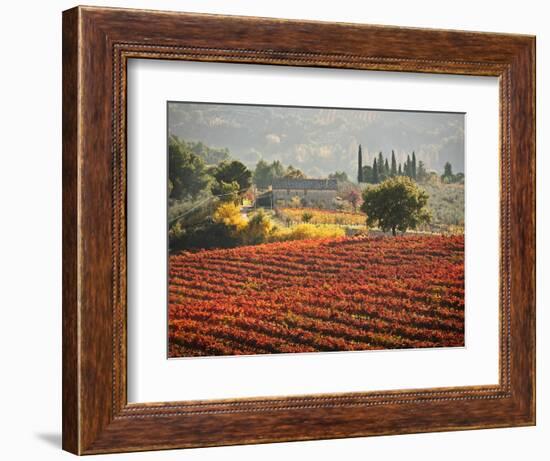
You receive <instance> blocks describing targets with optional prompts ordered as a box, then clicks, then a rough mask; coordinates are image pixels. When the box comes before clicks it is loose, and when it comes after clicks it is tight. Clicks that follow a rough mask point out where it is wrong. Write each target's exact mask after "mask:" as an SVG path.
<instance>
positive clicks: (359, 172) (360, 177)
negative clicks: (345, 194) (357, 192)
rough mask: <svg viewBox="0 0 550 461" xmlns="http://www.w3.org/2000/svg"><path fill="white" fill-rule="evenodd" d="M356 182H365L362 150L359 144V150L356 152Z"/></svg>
mask: <svg viewBox="0 0 550 461" xmlns="http://www.w3.org/2000/svg"><path fill="white" fill-rule="evenodd" d="M357 182H358V183H359V184H361V183H362V182H365V178H364V177H363V152H362V151H361V144H359V152H358V153H357Z"/></svg>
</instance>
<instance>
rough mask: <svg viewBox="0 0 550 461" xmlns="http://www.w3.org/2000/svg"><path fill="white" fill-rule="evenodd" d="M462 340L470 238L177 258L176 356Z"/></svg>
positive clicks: (285, 246) (172, 330)
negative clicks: (466, 240)
mask: <svg viewBox="0 0 550 461" xmlns="http://www.w3.org/2000/svg"><path fill="white" fill-rule="evenodd" d="M463 345H464V237H463V236H442V235H431V236H426V235H423V236H422V235H413V236H409V235H406V236H401V237H397V238H393V237H348V238H346V237H342V238H337V239H335V238H331V239H321V240H302V241H292V242H280V243H270V244H263V245H256V246H245V247H239V248H234V249H220V250H202V251H198V252H182V253H179V254H177V255H172V256H170V284H169V356H170V357H190V356H212V355H241V354H267V353H281V352H285V353H295V352H319V351H351V350H372V349H397V348H426V347H451V346H463Z"/></svg>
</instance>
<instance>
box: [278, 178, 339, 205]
mask: <svg viewBox="0 0 550 461" xmlns="http://www.w3.org/2000/svg"><path fill="white" fill-rule="evenodd" d="M337 186H338V183H337V180H336V179H302V178H280V179H274V180H273V183H272V185H271V193H272V199H273V204H272V206H273V207H281V206H288V205H290V204H291V200H292V199H293V198H294V197H298V198H299V199H300V202H301V205H302V206H305V207H319V208H333V207H334V204H335V199H336V195H337Z"/></svg>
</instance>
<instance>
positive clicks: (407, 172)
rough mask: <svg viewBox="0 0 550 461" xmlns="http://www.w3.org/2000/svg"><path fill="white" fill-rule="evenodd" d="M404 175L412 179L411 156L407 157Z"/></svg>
mask: <svg viewBox="0 0 550 461" xmlns="http://www.w3.org/2000/svg"><path fill="white" fill-rule="evenodd" d="M403 173H404V174H405V176H407V177H409V178H410V177H411V174H412V173H411V156H410V155H407V160H406V161H405V166H404V171H403Z"/></svg>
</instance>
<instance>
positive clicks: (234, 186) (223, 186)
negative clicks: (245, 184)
mask: <svg viewBox="0 0 550 461" xmlns="http://www.w3.org/2000/svg"><path fill="white" fill-rule="evenodd" d="M239 192H240V187H239V183H238V182H237V181H231V182H225V181H220V182H218V181H216V182H215V183H214V184H213V185H212V194H213V195H215V196H217V197H218V198H219V199H220V200H221V201H222V202H235V203H236V202H237V201H238V199H239Z"/></svg>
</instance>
